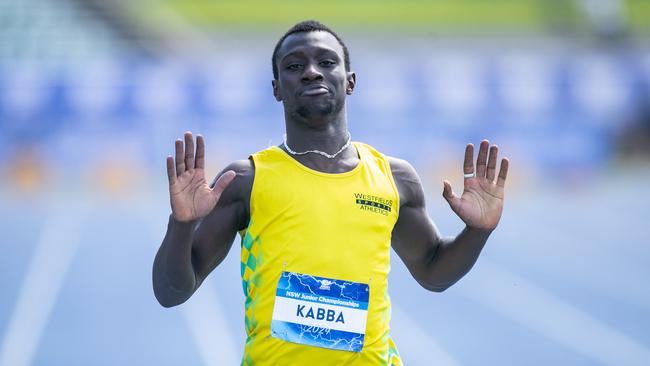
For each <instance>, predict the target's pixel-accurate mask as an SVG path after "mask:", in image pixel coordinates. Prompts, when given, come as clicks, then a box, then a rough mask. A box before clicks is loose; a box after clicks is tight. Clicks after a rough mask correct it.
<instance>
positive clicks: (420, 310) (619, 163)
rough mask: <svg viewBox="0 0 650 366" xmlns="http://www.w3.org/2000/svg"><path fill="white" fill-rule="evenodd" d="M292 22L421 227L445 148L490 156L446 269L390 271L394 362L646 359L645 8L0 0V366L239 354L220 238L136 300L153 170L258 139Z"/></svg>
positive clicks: (447, 220) (212, 359) (598, 3)
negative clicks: (486, 151) (411, 192)
mask: <svg viewBox="0 0 650 366" xmlns="http://www.w3.org/2000/svg"><path fill="white" fill-rule="evenodd" d="M310 18H315V19H318V20H320V21H322V22H324V23H326V24H328V25H330V26H332V27H333V28H334V29H335V30H337V32H339V33H340V34H341V35H342V37H343V38H344V39H345V40H346V42H347V44H348V46H349V48H350V51H351V60H352V68H353V69H354V70H355V71H356V72H357V77H358V86H357V89H356V92H355V94H354V95H353V96H352V97H351V98H350V99H349V108H348V110H349V121H350V128H351V132H352V136H353V138H354V139H356V140H362V141H366V142H368V143H370V144H372V145H375V146H376V147H378V148H379V149H381V150H382V151H383V152H385V153H387V154H390V155H394V156H398V157H402V158H406V159H408V160H409V161H411V162H412V163H413V164H414V165H415V166H416V168H417V169H418V171H419V172H420V174H421V175H422V179H423V181H424V182H425V185H426V187H427V193H428V195H429V198H428V202H429V210H430V213H431V216H432V218H433V219H434V221H436V223H437V225H438V227H439V229H440V230H441V231H442V232H443V233H444V234H446V235H452V234H455V233H456V232H457V231H458V230H459V229H460V228H461V227H462V225H461V223H460V222H459V221H458V219H456V218H455V217H454V216H453V214H452V213H451V211H450V210H449V209H448V207H446V204H445V202H444V200H443V199H442V198H441V197H440V192H441V191H442V183H441V182H442V179H443V178H450V179H451V180H452V183H453V184H454V186H455V188H456V190H460V189H461V187H462V186H461V185H462V177H461V172H460V167H461V159H462V152H463V146H464V144H465V143H466V142H474V143H477V142H478V141H479V140H480V139H481V138H489V139H490V140H492V141H493V142H496V143H498V144H499V145H500V146H501V149H502V152H503V153H505V154H506V155H508V156H509V157H510V159H511V179H510V182H509V185H508V191H507V203H506V210H505V214H504V217H503V219H502V222H501V225H500V227H499V229H498V230H497V231H496V232H495V233H494V234H493V237H492V238H491V240H490V242H489V243H488V245H487V247H486V249H485V251H484V254H483V256H482V257H481V259H480V260H479V262H478V264H477V265H476V266H475V268H474V269H473V270H472V272H470V274H469V275H468V276H467V277H466V278H464V279H463V280H461V281H460V282H459V283H458V284H456V285H455V286H454V287H452V288H451V289H449V290H448V291H446V292H445V293H443V294H435V293H428V292H426V291H425V290H423V289H421V288H419V287H418V285H417V284H416V283H415V281H414V280H412V279H411V278H410V276H409V274H408V273H407V271H406V270H405V268H404V266H403V265H402V264H401V262H399V260H398V259H397V258H393V259H394V260H393V272H392V274H391V296H392V299H393V303H394V311H393V322H392V326H393V330H392V332H393V335H394V338H395V340H396V342H397V344H398V347H399V348H400V351H401V353H402V356H403V358H404V359H405V360H406V364H407V365H599V364H608V365H648V364H650V331H649V329H650V291H649V290H648V284H647V280H648V278H650V269H649V268H650V266H649V264H650V248H649V247H650V241H649V240H648V234H647V226H648V219H649V218H650V196H649V195H648V193H647V191H648V188H649V187H650V184H649V183H650V164H649V163H650V160H649V157H650V145H649V142H650V21H648V20H649V19H650V2H649V1H647V0H627V1H624V0H573V1H572V0H566V1H564V0H495V1H480V0H439V1H418V0H407V1H387V0H386V1H357V2H347V1H341V0H333V1H329V2H316V1H281V2H265V1H261V0H255V1H241V2H237V1H223V2H219V1H207V0H182V1H181V0H140V1H127V0H22V1H9V0H0V215H1V217H2V220H0V229H1V230H0V289H1V290H2V295H1V296H0V365H2V366H19V365H30V364H34V365H233V364H238V363H239V360H240V357H241V353H242V350H243V341H244V327H243V310H242V309H243V294H242V292H241V287H240V280H239V277H238V276H239V275H238V273H239V269H238V266H239V264H238V255H239V248H238V245H237V244H235V245H234V246H233V249H232V251H231V253H230V254H229V256H228V258H227V259H226V261H225V262H224V263H223V264H222V265H221V266H220V267H219V268H218V269H217V270H216V271H215V272H214V273H213V274H212V276H211V277H210V278H209V279H208V280H207V281H206V282H205V283H204V285H203V286H202V288H201V289H200V290H199V291H198V293H197V294H196V295H195V296H194V297H193V298H192V299H191V300H189V301H188V302H187V303H186V304H184V305H182V306H180V307H177V308H173V309H163V308H162V307H160V306H159V305H158V304H157V302H156V300H155V299H154V296H153V292H152V289H151V284H150V272H151V264H152V261H153V257H154V254H155V251H156V250H157V247H158V245H159V243H160V240H161V239H162V236H163V235H164V230H165V225H166V220H167V216H168V214H169V211H170V210H169V205H168V196H167V192H166V189H167V188H166V178H165V167H164V158H165V156H166V155H167V154H169V153H171V152H172V146H173V140H174V139H175V138H177V137H179V136H181V135H182V133H183V131H185V130H192V131H193V132H195V133H202V134H204V135H205V136H206V142H207V149H208V153H209V154H208V164H209V169H208V171H209V172H210V174H216V173H217V172H218V170H220V168H221V167H223V166H224V165H225V164H226V163H227V162H229V161H231V160H233V159H238V158H242V157H245V156H247V155H248V154H250V153H251V152H254V151H257V150H259V149H262V148H265V147H266V146H268V145H270V144H279V143H280V142H281V139H282V132H283V118H282V108H281V105H279V104H278V103H276V102H275V101H274V99H273V98H272V95H271V88H270V80H271V78H272V75H271V66H270V55H271V53H272V50H273V46H274V45H275V42H276V41H277V39H278V38H279V37H280V36H281V35H282V34H283V32H284V31H285V30H286V29H288V28H289V27H290V26H291V25H293V24H294V23H296V22H297V21H300V20H304V19H310ZM314 364H318V362H317V360H315V363H314Z"/></svg>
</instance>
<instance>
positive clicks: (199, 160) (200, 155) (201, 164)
mask: <svg viewBox="0 0 650 366" xmlns="http://www.w3.org/2000/svg"><path fill="white" fill-rule="evenodd" d="M195 168H196V169H203V168H205V142H204V141H203V136H201V135H198V136H196V165H195Z"/></svg>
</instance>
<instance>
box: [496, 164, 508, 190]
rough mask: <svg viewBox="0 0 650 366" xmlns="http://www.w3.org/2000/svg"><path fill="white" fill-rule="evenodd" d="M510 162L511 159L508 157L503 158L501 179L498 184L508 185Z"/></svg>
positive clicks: (501, 185)
mask: <svg viewBox="0 0 650 366" xmlns="http://www.w3.org/2000/svg"><path fill="white" fill-rule="evenodd" d="M508 164H510V160H508V158H503V159H501V168H500V169H499V179H497V185H498V186H499V187H504V186H505V185H506V177H507V176H508Z"/></svg>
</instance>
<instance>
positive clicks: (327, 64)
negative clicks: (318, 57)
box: [320, 60, 336, 66]
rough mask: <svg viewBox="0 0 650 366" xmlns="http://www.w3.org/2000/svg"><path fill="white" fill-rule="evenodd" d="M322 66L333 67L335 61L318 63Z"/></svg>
mask: <svg viewBox="0 0 650 366" xmlns="http://www.w3.org/2000/svg"><path fill="white" fill-rule="evenodd" d="M320 64H321V65H322V66H334V65H336V61H334V60H323V61H321V62H320Z"/></svg>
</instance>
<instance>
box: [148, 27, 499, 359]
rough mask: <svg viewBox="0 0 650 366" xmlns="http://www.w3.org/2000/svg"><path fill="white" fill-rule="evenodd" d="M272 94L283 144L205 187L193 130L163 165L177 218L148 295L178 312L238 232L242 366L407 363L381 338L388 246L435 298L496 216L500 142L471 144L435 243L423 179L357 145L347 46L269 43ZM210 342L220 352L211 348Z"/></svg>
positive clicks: (327, 35)
mask: <svg viewBox="0 0 650 366" xmlns="http://www.w3.org/2000/svg"><path fill="white" fill-rule="evenodd" d="M272 65H273V76H274V78H273V81H272V87H273V95H274V96H275V99H276V100H277V101H278V102H282V104H283V106H284V117H285V125H286V135H285V140H284V143H283V144H282V145H280V146H272V147H270V148H267V149H265V150H263V151H260V152H258V153H255V154H253V155H252V156H251V157H249V158H248V159H245V160H239V161H235V162H233V163H232V164H230V165H229V166H227V167H226V168H225V169H224V170H223V171H222V172H221V173H220V174H219V175H217V178H216V179H215V181H214V182H213V183H212V184H208V182H207V181H206V179H205V173H204V166H205V156H204V140H203V138H202V137H201V136H200V135H199V136H197V137H196V146H195V140H194V138H193V136H192V134H191V133H190V132H186V133H185V135H184V141H182V140H180V139H179V140H177V141H176V145H175V158H173V157H171V156H168V157H167V172H168V177H169V192H170V198H171V208H172V214H171V216H170V218H169V224H168V227H167V233H166V235H165V238H164V240H163V242H162V244H161V246H160V249H159V251H158V253H157V255H156V258H155V261H154V266H153V287H154V291H155V295H156V298H157V299H158V301H159V302H160V304H162V305H163V306H165V307H171V306H176V305H179V304H181V303H183V302H185V301H186V300H187V299H188V298H189V297H190V296H192V294H193V293H194V292H195V291H196V290H197V289H198V287H199V286H200V285H201V283H202V282H203V280H204V279H205V278H206V276H208V274H209V273H210V272H211V271H212V270H213V269H214V268H215V267H216V266H217V265H219V263H221V261H222V260H223V259H224V258H225V256H226V254H227V253H228V251H229V250H230V247H231V245H232V243H233V240H234V239H235V236H236V235H237V233H238V232H239V233H240V235H241V236H242V242H241V243H242V244H241V245H242V247H241V275H242V282H243V288H244V294H245V299H246V301H245V325H246V332H247V339H246V345H245V350H244V355H243V359H242V364H243V365H307V364H317V365H352V364H354V365H401V364H402V361H401V360H400V357H399V354H398V352H397V349H396V347H395V344H394V343H393V341H392V339H391V338H390V335H389V321H390V300H389V297H388V292H387V290H388V279H387V278H388V272H389V270H390V263H389V258H390V256H389V254H390V248H391V246H392V248H393V249H394V250H395V252H396V253H397V254H398V255H399V257H400V258H401V260H402V261H403V262H404V263H405V264H406V267H407V268H408V270H409V271H410V272H411V274H412V275H413V277H414V278H415V280H416V281H418V283H420V284H421V285H422V286H423V287H424V288H426V289H428V290H431V291H436V292H440V291H443V290H445V289H446V288H448V287H449V286H451V285H452V284H454V283H455V282H456V281H458V280H459V279H460V278H461V277H463V276H464V275H465V274H466V273H467V272H468V271H469V270H470V268H471V267H472V266H473V265H474V263H475V262H476V260H477V258H478V256H479V254H480V252H481V250H482V248H483V246H484V245H485V242H486V241H487V239H488V237H489V235H490V233H491V232H492V231H493V230H494V229H495V227H496V226H497V224H498V222H499V219H500V217H501V212H502V209H503V198H504V184H505V181H506V175H507V172H508V160H507V159H506V158H504V159H502V160H501V162H500V169H499V171H498V174H497V151H498V148H497V146H496V145H491V146H490V143H489V142H488V141H487V140H484V141H482V142H481V144H480V148H479V152H478V158H477V160H476V165H474V163H473V155H474V152H473V146H472V145H471V144H468V145H467V146H466V148H465V158H464V163H463V172H464V177H465V180H464V189H463V193H462V195H461V196H457V195H456V194H455V193H454V192H453V191H452V188H451V186H450V184H449V182H448V181H446V180H445V181H444V183H443V185H444V188H443V193H442V195H443V197H444V198H445V199H446V200H447V202H448V203H449V205H450V207H451V209H452V211H453V212H454V213H455V214H456V215H458V216H459V217H460V218H461V219H462V220H463V221H464V223H465V224H466V226H465V228H464V229H463V230H462V232H461V233H460V234H458V235H457V236H456V237H453V238H443V237H441V236H440V234H439V232H438V230H437V229H436V227H435V226H434V224H433V223H432V221H431V220H430V218H429V216H428V214H427V211H426V208H425V200H424V191H423V188H422V184H421V183H420V179H419V177H418V175H417V173H416V172H415V170H414V169H413V167H412V166H411V165H410V164H409V163H407V162H406V161H404V160H400V159H396V158H392V157H387V156H385V155H383V154H381V153H379V152H377V151H376V150H375V149H373V148H372V147H370V146H368V145H366V144H363V143H360V142H351V141H350V133H349V132H348V127H347V119H346V104H345V101H346V97H347V96H348V95H351V94H352V92H353V91H354V87H355V81H356V76H355V73H354V72H352V71H350V61H349V54H348V50H347V47H346V46H345V44H344V42H343V41H342V40H341V39H340V37H339V36H338V35H337V34H336V33H335V32H334V31H332V30H331V29H329V28H328V27H326V26H324V25H322V24H320V23H318V22H315V21H306V22H301V23H298V24H297V25H295V26H294V27H293V28H291V29H290V30H289V31H288V32H287V33H286V34H285V35H284V36H283V37H282V38H281V39H280V40H279V41H278V43H277V46H276V47H275V50H274V52H273V57H272ZM217 346H218V345H215V347H217Z"/></svg>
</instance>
